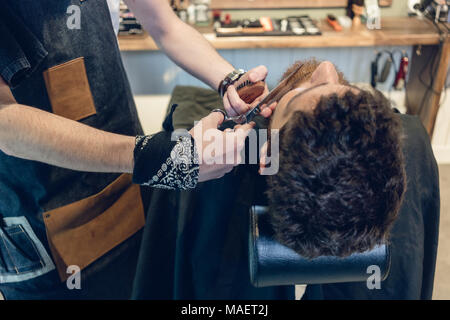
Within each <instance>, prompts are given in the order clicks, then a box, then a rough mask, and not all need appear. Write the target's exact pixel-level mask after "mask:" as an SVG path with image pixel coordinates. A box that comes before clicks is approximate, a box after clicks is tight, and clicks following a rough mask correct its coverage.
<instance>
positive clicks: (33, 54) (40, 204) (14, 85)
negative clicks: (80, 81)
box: [0, 0, 142, 299]
mask: <svg viewBox="0 0 450 320" xmlns="http://www.w3.org/2000/svg"><path fill="white" fill-rule="evenodd" d="M0 4H1V10H2V11H1V13H0V15H1V19H0V37H1V38H0V72H1V75H2V76H3V78H4V79H5V80H6V81H8V82H10V85H11V90H12V93H13V95H14V97H15V98H16V100H17V102H18V103H20V104H24V105H30V106H33V107H36V108H39V109H41V110H45V111H49V112H52V109H51V104H50V101H49V96H48V94H47V90H46V86H45V82H44V78H43V72H44V71H45V70H48V69H49V68H51V67H54V66H57V65H60V64H63V63H65V62H68V61H71V60H73V59H76V58H79V57H84V63H85V67H86V73H87V78H88V81H89V85H90V90H91V92H92V97H93V101H94V105H95V111H96V114H95V115H92V116H89V117H87V118H84V119H82V120H80V122H82V123H84V124H86V125H89V126H91V127H94V128H98V129H101V130H105V131H109V132H114V133H118V134H124V135H132V136H134V135H137V134H142V129H141V126H140V123H139V120H138V116H137V112H136V107H135V104H134V101H133V96H132V93H131V89H130V86H129V83H128V79H127V76H126V74H125V70H124V67H123V65H122V61H121V56H120V51H119V48H118V44H117V39H116V35H115V34H114V31H113V28H112V23H111V18H110V13H109V9H108V6H107V3H106V1H105V0H86V1H78V0H20V1H16V0H0ZM71 5H75V6H77V7H79V9H80V22H81V23H80V28H79V29H78V28H69V27H68V19H69V18H70V17H71V15H72V14H73V12H69V13H68V8H69V6H71ZM5 66H6V67H5ZM8 70H9V71H8ZM14 72H15V74H14V77H12V74H11V73H14ZM117 177H118V174H107V173H88V172H79V171H73V170H68V169H63V168H58V167H54V166H51V165H47V164H44V163H39V162H35V161H28V160H22V159H18V158H15V157H11V156H8V155H6V154H4V153H3V152H0V191H1V197H0V213H1V214H2V215H3V217H4V218H6V219H7V218H8V217H26V219H27V221H28V222H29V224H30V225H31V227H32V229H33V231H34V233H35V234H36V236H37V238H38V239H39V240H40V241H41V242H42V244H43V245H44V247H45V248H46V250H47V252H49V250H48V246H47V241H46V236H45V227H44V224H43V220H42V213H43V212H46V211H48V210H52V209H54V208H58V207H61V206H63V205H66V204H69V203H72V202H75V201H78V200H80V199H83V198H86V197H88V196H90V195H93V194H95V193H98V192H100V191H101V190H102V189H103V188H105V187H106V186H107V185H108V184H110V183H111V182H112V181H113V180H115V179H116V178H117ZM130 241H132V242H133V243H134V244H133V245H132V246H131V247H133V248H134V249H133V250H134V251H133V252H134V255H136V252H137V250H138V249H137V247H138V242H139V236H138V235H136V237H133V238H132V239H130ZM127 255H128V256H127ZM129 255H130V253H129V249H127V248H126V246H125V247H124V248H122V249H120V250H119V251H118V252H115V253H113V254H112V255H111V256H113V257H112V258H111V259H110V260H114V259H116V258H117V257H118V256H124V257H125V256H127V257H126V259H128V261H129V263H128V264H127V263H124V262H123V263H118V265H120V267H121V268H122V269H120V270H122V271H123V279H124V280H123V281H122V282H121V281H120V279H115V280H117V281H119V283H118V284H117V286H115V287H114V288H115V289H114V288H113V287H111V288H109V286H110V285H108V283H111V282H113V281H111V278H110V276H112V275H113V274H114V273H115V272H116V271H117V270H115V269H114V264H111V263H109V262H110V260H108V259H107V260H105V261H103V262H100V263H98V264H96V266H93V268H92V269H95V270H96V271H93V273H97V274H103V275H104V276H103V278H102V276H100V275H99V276H97V279H98V281H97V283H98V287H96V288H94V287H92V290H90V293H87V292H88V291H89V290H88V288H86V286H85V289H86V290H81V291H82V292H76V293H75V295H80V294H81V295H82V296H83V295H84V296H83V297H85V298H86V297H94V298H127V297H128V296H127V295H128V294H129V286H130V284H131V282H132V280H131V279H132V277H133V273H134V266H133V259H134V258H133V257H131V256H129ZM126 259H125V260H126ZM116 261H118V260H117V259H116ZM118 267H119V266H118ZM100 270H106V271H105V272H97V271H100ZM107 270H109V271H107ZM0 279H1V278H0ZM121 279H122V278H121ZM102 285H104V287H103V288H102ZM111 286H112V285H111ZM124 286H126V287H124ZM0 291H2V292H3V294H4V295H5V297H6V299H8V298H18V299H20V298H48V297H50V298H63V297H66V295H68V294H69V292H68V291H69V290H67V289H66V288H65V284H60V281H59V279H58V278H57V276H56V271H55V270H53V271H51V272H49V273H47V274H45V275H43V276H40V277H36V278H34V279H29V280H27V281H20V282H8V283H2V282H1V281H0ZM75 291H77V290H74V291H73V292H70V294H73V293H74V292H75ZM104 294H106V295H104Z"/></svg>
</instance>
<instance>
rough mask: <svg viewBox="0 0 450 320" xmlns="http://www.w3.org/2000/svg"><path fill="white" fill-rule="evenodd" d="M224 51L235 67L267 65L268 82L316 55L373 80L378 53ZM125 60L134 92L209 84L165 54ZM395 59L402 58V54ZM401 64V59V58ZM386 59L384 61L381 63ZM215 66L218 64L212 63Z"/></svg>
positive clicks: (352, 75)
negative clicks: (290, 66) (371, 75)
mask: <svg viewBox="0 0 450 320" xmlns="http://www.w3.org/2000/svg"><path fill="white" fill-rule="evenodd" d="M377 49H378V50H384V49H387V50H394V49H396V50H405V51H406V52H407V53H408V54H409V55H410V54H411V49H412V48H411V47H379V48H377ZM219 52H220V54H221V55H222V56H223V57H224V58H225V59H227V60H228V61H230V62H231V63H232V64H233V65H234V66H236V67H239V68H244V69H250V68H252V67H255V66H257V65H260V64H263V65H265V66H267V67H268V69H269V76H268V79H267V83H268V85H269V88H270V87H273V86H275V85H276V84H277V82H278V80H279V79H280V77H281V75H282V73H283V72H284V71H285V70H286V68H287V67H288V66H289V65H291V64H292V63H293V62H294V61H296V60H299V59H307V58H310V57H316V58H317V59H319V60H329V61H331V62H333V63H334V64H335V65H336V66H337V67H338V68H339V69H340V70H341V71H342V72H343V73H344V74H345V76H346V77H347V79H348V80H349V81H350V82H370V64H371V62H372V60H373V59H374V58H375V56H376V51H375V49H374V48H364V47H361V48H331V49H330V48H323V49H318V48H317V49H316V48H285V49H278V48H273V49H239V50H221V51H219ZM122 57H123V61H124V64H125V67H126V70H127V73H128V77H129V79H130V83H131V86H132V89H133V93H134V94H136V95H143V94H169V93H170V92H171V91H172V90H173V88H174V87H175V86H176V85H195V86H202V87H205V85H204V84H203V83H201V82H200V81H199V80H197V79H195V78H193V77H192V76H190V75H189V74H188V73H186V72H185V71H183V70H182V69H181V68H179V67H178V66H176V65H175V64H174V63H173V62H171V61H170V60H169V59H168V58H167V57H166V56H165V55H164V54H163V53H161V52H159V51H157V52H155V51H152V52H137V51H135V52H130V51H127V52H122ZM395 59H399V54H397V55H396V57H395ZM396 63H397V65H398V60H397V62H396ZM382 64H383V62H382V61H380V65H382ZM212 68H214V66H212ZM393 81H394V71H392V72H391V75H390V77H389V78H388V79H387V81H386V83H385V84H380V86H379V89H381V90H385V89H387V88H388V84H392V82H393Z"/></svg>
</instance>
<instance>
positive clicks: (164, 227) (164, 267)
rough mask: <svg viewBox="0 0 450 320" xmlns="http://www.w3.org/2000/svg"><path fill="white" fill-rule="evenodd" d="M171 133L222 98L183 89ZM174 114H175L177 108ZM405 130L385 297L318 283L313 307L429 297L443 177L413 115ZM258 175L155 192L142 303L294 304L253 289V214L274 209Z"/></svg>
mask: <svg viewBox="0 0 450 320" xmlns="http://www.w3.org/2000/svg"><path fill="white" fill-rule="evenodd" d="M171 102H173V103H179V104H180V105H179V107H178V108H177V109H176V111H175V112H173V114H172V113H170V112H169V114H168V117H167V119H166V121H165V123H164V127H165V128H166V129H167V130H170V129H173V127H174V128H175V129H176V128H190V127H192V125H193V122H194V120H198V119H200V118H202V117H203V116H205V115H206V114H208V113H209V111H210V110H212V109H214V108H217V107H220V105H221V102H220V99H219V98H218V96H217V94H216V93H215V92H213V91H211V90H206V89H200V88H194V87H177V88H175V90H174V92H173V96H172V101H171ZM172 111H174V109H173V108H172ZM399 116H400V117H401V119H402V122H403V127H404V134H405V141H404V153H405V157H406V162H407V163H406V171H407V178H408V186H407V188H408V190H407V193H406V198H405V201H404V203H403V205H402V208H401V212H400V216H399V219H398V220H397V221H396V223H395V226H394V227H393V230H392V235H391V252H392V261H391V269H390V275H389V277H388V278H387V279H386V280H385V281H383V282H382V283H381V289H373V290H369V289H367V286H366V283H365V282H364V283H341V284H324V285H309V286H308V287H307V290H306V293H305V295H304V297H303V298H304V299H430V298H431V295H432V289H433V279H434V270H435V262H436V254H437V242H438V228H439V183H438V169H437V165H436V161H435V159H434V156H433V153H432V150H431V145H430V140H429V137H428V135H427V133H426V131H425V129H424V128H423V126H422V124H421V123H420V121H419V119H418V118H417V117H414V116H408V115H399ZM265 188H266V183H265V179H264V177H261V176H259V175H258V173H257V167H256V166H251V165H246V166H240V167H238V168H236V169H235V170H233V171H232V172H231V173H230V174H228V175H226V176H225V177H224V178H222V179H218V180H215V181H208V182H205V183H200V184H199V185H198V187H197V188H196V189H195V190H193V191H167V190H158V189H155V190H153V193H152V198H151V203H150V207H149V210H148V214H147V224H146V228H145V231H144V236H143V242H142V247H141V252H140V257H139V262H138V267H137V275H136V279H135V282H134V288H133V297H132V298H133V299H294V287H293V286H285V287H269V288H254V287H253V286H252V285H251V284H250V280H249V270H248V244H247V241H248V227H249V208H250V206H251V205H253V204H266V203H267V202H266V201H267V200H266V198H265V196H264V191H265Z"/></svg>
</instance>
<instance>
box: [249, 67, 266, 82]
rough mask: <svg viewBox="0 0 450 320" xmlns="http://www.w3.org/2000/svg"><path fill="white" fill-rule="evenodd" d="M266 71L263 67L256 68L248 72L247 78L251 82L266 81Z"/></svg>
mask: <svg viewBox="0 0 450 320" xmlns="http://www.w3.org/2000/svg"><path fill="white" fill-rule="evenodd" d="M267 73H268V70H267V68H266V67H265V66H258V67H256V68H253V69H251V70H250V71H249V72H248V78H249V80H250V81H251V82H257V81H262V80H264V79H266V77H267Z"/></svg>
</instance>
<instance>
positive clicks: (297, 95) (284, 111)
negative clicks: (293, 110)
mask: <svg viewBox="0 0 450 320" xmlns="http://www.w3.org/2000/svg"><path fill="white" fill-rule="evenodd" d="M326 84H328V82H324V83H320V84H318V85H315V86H314V87H310V88H308V89H305V90H302V91H300V92H299V93H297V94H296V95H295V96H293V97H292V98H291V100H289V103H288V104H287V106H286V107H285V108H284V110H283V116H285V115H286V114H287V113H288V111H289V106H290V104H291V103H292V101H294V100H295V99H296V98H298V97H300V96H301V95H302V94H304V93H306V92H308V91H311V90H313V89H315V88H318V87H320V86H323V85H326Z"/></svg>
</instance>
